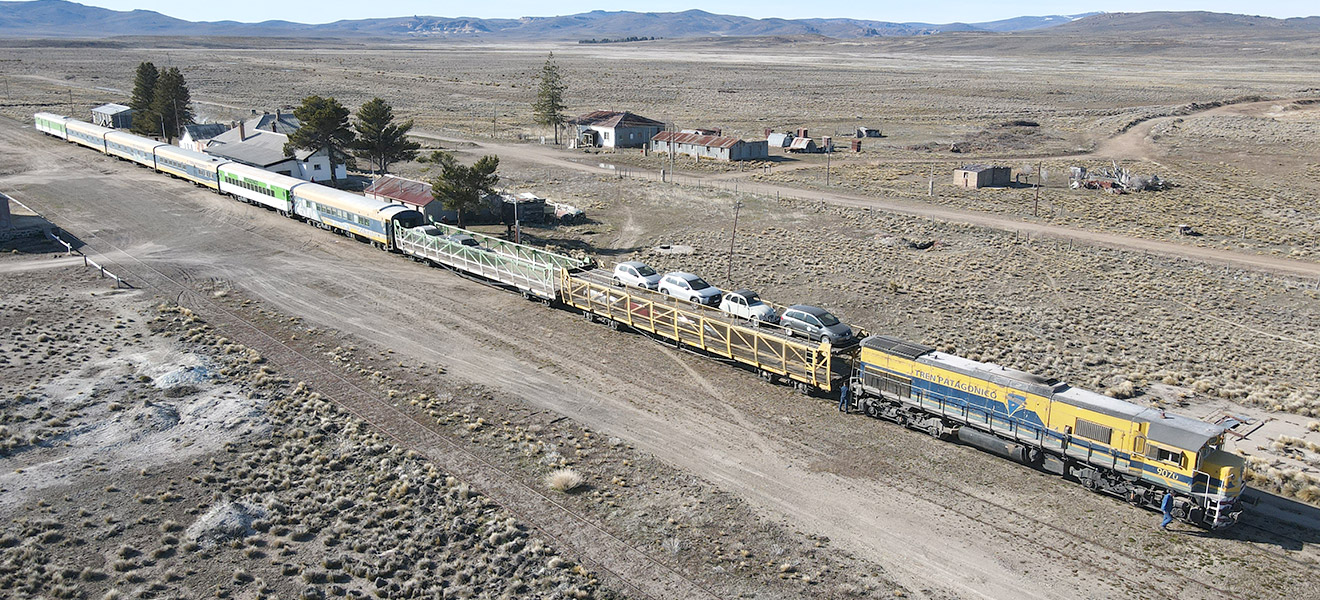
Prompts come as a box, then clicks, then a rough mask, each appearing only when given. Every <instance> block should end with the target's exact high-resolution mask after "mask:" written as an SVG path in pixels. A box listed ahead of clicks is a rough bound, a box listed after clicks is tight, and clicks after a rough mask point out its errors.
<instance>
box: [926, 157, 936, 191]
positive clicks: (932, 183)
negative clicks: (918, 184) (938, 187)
mask: <svg viewBox="0 0 1320 600" xmlns="http://www.w3.org/2000/svg"><path fill="white" fill-rule="evenodd" d="M926 195H927V196H930V197H932V198H934V197H935V165H931V166H930V179H929V181H928V183H927V187H926Z"/></svg>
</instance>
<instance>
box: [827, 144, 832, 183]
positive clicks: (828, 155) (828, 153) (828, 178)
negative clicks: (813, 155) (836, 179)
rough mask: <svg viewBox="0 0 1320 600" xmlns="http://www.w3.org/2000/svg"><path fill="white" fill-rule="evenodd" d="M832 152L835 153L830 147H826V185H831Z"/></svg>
mask: <svg viewBox="0 0 1320 600" xmlns="http://www.w3.org/2000/svg"><path fill="white" fill-rule="evenodd" d="M830 154H833V153H832V152H830V149H829V148H826V149H825V187H830Z"/></svg>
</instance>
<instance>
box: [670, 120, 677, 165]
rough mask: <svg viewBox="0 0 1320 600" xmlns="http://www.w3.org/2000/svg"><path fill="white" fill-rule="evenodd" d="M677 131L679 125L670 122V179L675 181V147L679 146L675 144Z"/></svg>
mask: <svg viewBox="0 0 1320 600" xmlns="http://www.w3.org/2000/svg"><path fill="white" fill-rule="evenodd" d="M677 130H678V125H675V124H674V122H673V121H670V122H669V177H670V179H673V177H674V146H676V145H677V144H675V143H674V132H675V131H677Z"/></svg>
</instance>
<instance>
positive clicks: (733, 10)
mask: <svg viewBox="0 0 1320 600" xmlns="http://www.w3.org/2000/svg"><path fill="white" fill-rule="evenodd" d="M79 1H80V2H81V3H82V4H88V5H92V6H102V7H105V8H112V9H115V10H132V9H136V8H140V9H146V10H154V11H157V12H160V13H164V14H167V15H169V16H172V17H178V18H180V19H187V20H190V21H220V20H226V19H228V20H234V21H243V22H257V21H268V20H272V19H283V20H286V21H297V22H300V23H326V22H330V21H337V20H340V19H367V18H376V17H400V16H411V15H427V16H439V17H486V18H491V17H503V18H516V17H523V16H538V17H544V16H556V15H568V14H574V13H581V12H588V11H591V10H596V9H599V10H630V11H636V12H677V11H682V10H687V9H690V8H700V9H702V10H706V11H709V12H713V13H720V14H729V15H741V16H747V17H756V18H765V17H783V18H789V19H801V18H810V17H851V18H856V19H871V20H876V21H894V22H912V21H919V22H924V23H950V22H955V21H961V22H969V23H970V22H979V21H994V20H997V19H1005V18H1009V17H1018V16H1026V15H1068V14H1078V13H1085V12H1093V11H1105V12H1142V11H1151V10H1180V11H1181V10H1208V11H1213V12H1226V13H1238V14H1250V15H1262V16H1268V17H1278V18H1285V17H1304V16H1309V15H1316V14H1320V7H1318V5H1317V3H1316V2H1315V0H1306V1H1301V0H1261V1H1258V2H1244V1H1242V0H1237V1H1229V0H1197V1H1188V0H1055V1H1033V0H1007V1H1002V2H990V1H985V0H925V1H924V2H911V1H906V2H884V1H871V2H867V1H858V2H831V3H829V4H828V6H822V5H819V4H816V3H813V2H804V1H802V0H731V1H709V2H691V1H686V2H685V1H670V0H648V1H640V0H612V1H610V2H604V1H601V0H559V1H556V2H545V1H544V0H542V1H533V0H497V1H494V2H484V3H475V2H471V1H466V2H425V1H421V0H373V1H371V2H362V1H361V0H356V1H353V2H348V1H344V0H281V1H277V2H270V1H269V0H228V1H226V2H179V0H79Z"/></svg>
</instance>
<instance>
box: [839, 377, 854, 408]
mask: <svg viewBox="0 0 1320 600" xmlns="http://www.w3.org/2000/svg"><path fill="white" fill-rule="evenodd" d="M850 408H851V407H850V406H848V384H846V383H845V384H843V386H842V387H840V388H839V411H840V412H852V411H851V410H849V409H850Z"/></svg>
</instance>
